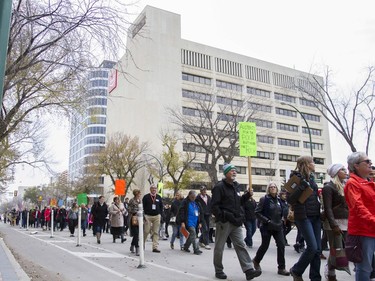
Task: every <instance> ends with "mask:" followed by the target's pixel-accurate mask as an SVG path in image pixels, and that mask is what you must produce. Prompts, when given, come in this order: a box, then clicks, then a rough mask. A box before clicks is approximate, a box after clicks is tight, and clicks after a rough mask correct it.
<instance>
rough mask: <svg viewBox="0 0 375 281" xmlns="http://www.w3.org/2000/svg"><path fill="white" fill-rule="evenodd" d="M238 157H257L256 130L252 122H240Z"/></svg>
mask: <svg viewBox="0 0 375 281" xmlns="http://www.w3.org/2000/svg"><path fill="white" fill-rule="evenodd" d="M239 125H240V128H239V135H240V156H257V132H256V131H257V130H256V124H255V123H254V122H240V123H239Z"/></svg>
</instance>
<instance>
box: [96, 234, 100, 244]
mask: <svg viewBox="0 0 375 281" xmlns="http://www.w3.org/2000/svg"><path fill="white" fill-rule="evenodd" d="M96 243H98V244H100V233H96Z"/></svg>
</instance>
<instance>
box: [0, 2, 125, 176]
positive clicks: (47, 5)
mask: <svg viewBox="0 0 375 281" xmlns="http://www.w3.org/2000/svg"><path fill="white" fill-rule="evenodd" d="M127 18H128V17H127V10H126V4H122V3H121V1H109V0H87V1H65V0H54V1H47V0H42V1H32V0H15V1H13V8H12V17H11V25H10V38H9V44H8V53H7V65H6V69H5V81H4V90H3V93H2V95H3V102H2V107H1V112H0V154H1V155H6V156H7V157H6V158H5V159H6V162H7V163H5V164H3V163H1V166H0V169H2V170H3V169H9V168H10V167H11V165H12V164H17V163H19V162H24V163H27V164H29V165H32V166H36V165H37V164H38V163H39V164H40V163H47V162H48V158H47V157H43V155H42V154H39V155H35V156H38V157H37V158H35V159H34V160H35V161H34V160H31V159H25V158H24V157H23V155H24V153H23V150H22V149H23V145H21V143H20V142H19V140H20V139H21V140H24V141H25V142H30V141H31V139H30V135H31V132H33V125H30V126H27V124H28V123H35V122H36V120H37V119H38V117H41V116H45V115H46V114H47V113H48V112H54V113H59V115H60V116H63V115H64V114H69V113H70V112H71V110H72V109H73V108H74V109H77V107H79V105H80V104H82V103H81V102H82V100H83V99H84V95H83V93H84V92H85V83H84V81H85V77H86V70H87V69H88V68H90V67H92V66H93V65H98V63H97V61H98V59H100V58H103V55H101V54H102V53H103V54H105V55H106V59H113V60H116V57H117V55H118V51H119V50H120V49H121V48H123V49H124V46H125V44H124V42H123V39H124V38H126V32H127V29H128V27H129V23H128V21H127ZM22 122H26V123H24V124H22ZM21 125H22V127H23V128H24V129H25V130H24V131H25V134H24V135H23V136H19V135H17V133H19V132H20V130H19V127H20V126H21ZM26 129H27V130H26ZM39 129H40V128H39ZM33 142H34V143H35V144H36V143H42V142H43V138H34V139H33ZM15 143H17V145H14V146H12V144H15ZM40 147H42V145H40ZM2 159H3V160H4V158H2ZM1 173H3V174H4V173H6V172H3V171H1Z"/></svg>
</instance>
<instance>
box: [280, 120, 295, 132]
mask: <svg viewBox="0 0 375 281" xmlns="http://www.w3.org/2000/svg"><path fill="white" fill-rule="evenodd" d="M276 128H277V129H278V130H283V131H289V132H298V126H296V125H290V124H284V123H279V122H277V123H276Z"/></svg>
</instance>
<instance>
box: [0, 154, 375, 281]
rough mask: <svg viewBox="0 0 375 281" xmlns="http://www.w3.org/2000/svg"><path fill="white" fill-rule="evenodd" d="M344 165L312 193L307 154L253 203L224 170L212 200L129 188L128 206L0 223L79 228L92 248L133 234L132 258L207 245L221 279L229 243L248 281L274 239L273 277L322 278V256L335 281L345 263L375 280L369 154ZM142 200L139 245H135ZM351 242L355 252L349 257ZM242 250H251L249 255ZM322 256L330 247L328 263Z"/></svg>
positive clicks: (374, 194) (11, 217)
mask: <svg viewBox="0 0 375 281" xmlns="http://www.w3.org/2000/svg"><path fill="white" fill-rule="evenodd" d="M347 168H348V170H349V171H348V170H347ZM347 168H346V165H343V164H332V165H330V166H329V167H328V168H327V174H328V175H329V176H330V180H329V181H327V182H325V183H324V185H323V188H318V186H317V184H316V181H315V178H314V172H315V164H314V161H313V158H312V157H311V156H301V157H299V158H298V159H297V165H296V169H295V170H294V171H292V173H291V176H290V179H289V181H288V182H286V183H285V185H284V189H281V188H280V187H279V186H278V185H277V184H276V183H275V182H270V183H269V184H268V186H267V188H266V194H265V195H264V196H263V197H261V198H260V200H259V201H258V202H257V201H256V200H255V199H254V198H253V191H252V190H251V189H249V190H246V191H245V192H243V193H242V195H241V194H240V193H239V190H238V188H239V185H238V183H237V182H236V181H235V179H236V167H235V166H234V165H232V164H225V165H224V166H223V174H224V177H223V179H222V180H221V181H220V182H218V183H217V184H216V185H215V186H214V187H213V189H212V192H211V196H210V195H208V194H207V187H206V186H201V187H200V190H199V192H198V193H197V192H196V191H195V190H190V191H189V192H188V194H187V196H186V197H185V198H184V197H183V195H182V192H181V191H177V192H176V194H175V196H174V198H173V199H172V200H171V201H167V200H166V199H165V198H162V197H161V196H160V194H158V190H157V187H156V186H155V185H154V184H152V185H151V186H150V189H149V192H147V193H146V194H142V193H141V191H140V190H139V189H134V190H133V191H132V198H126V199H125V200H124V202H121V200H120V197H117V196H115V197H114V198H113V201H112V202H111V203H107V202H106V200H105V198H104V196H100V197H99V198H98V201H97V202H95V203H94V204H93V205H85V204H81V205H80V206H78V205H77V204H76V203H73V204H72V206H70V207H69V208H66V207H65V206H60V207H50V206H45V207H44V208H43V209H42V210H40V209H39V208H38V207H35V208H32V209H30V210H23V211H21V212H19V211H17V210H16V209H13V210H11V211H9V212H7V213H6V214H3V220H4V223H7V222H8V223H10V224H11V225H20V226H21V227H24V228H26V227H33V228H39V227H40V228H42V229H43V230H50V229H51V228H52V227H53V229H54V230H55V231H56V230H60V231H63V230H64V229H65V228H68V229H69V232H70V236H71V237H74V236H75V229H76V228H77V226H78V224H80V226H81V230H82V235H83V236H86V231H87V230H92V232H93V236H94V237H96V242H97V243H98V244H100V243H101V235H102V233H110V234H111V235H112V237H113V243H116V240H117V239H120V242H121V243H124V242H125V241H126V240H127V238H125V236H130V238H131V239H130V240H131V241H130V244H129V245H130V248H129V252H130V253H131V254H135V255H139V247H140V246H142V245H145V242H146V240H147V239H148V238H149V237H150V238H151V240H152V248H151V249H150V250H151V251H152V252H153V253H160V252H161V250H160V248H159V240H169V244H170V249H171V250H175V249H176V248H178V249H180V250H181V251H182V252H185V253H192V254H195V255H201V254H202V253H203V251H202V250H211V246H210V244H211V245H212V244H213V243H214V249H213V265H214V269H215V276H216V278H218V279H227V275H226V274H225V273H224V266H223V263H222V260H223V254H224V250H225V245H227V247H232V245H233V247H234V249H235V251H236V254H237V257H238V260H239V263H240V265H241V268H242V270H243V272H244V274H245V276H246V279H247V280H251V279H253V278H256V277H258V276H260V275H261V273H262V268H261V263H262V260H263V259H264V257H265V255H266V254H267V250H268V248H269V245H270V243H271V239H272V238H273V240H274V241H275V243H276V248H277V265H278V267H277V269H275V271H276V273H277V274H279V275H282V276H291V277H292V278H293V280H294V281H303V278H302V275H303V273H304V272H305V271H306V270H307V268H308V267H309V275H308V276H309V279H310V280H313V281H320V280H322V276H321V274H320V268H321V261H322V260H326V265H325V276H324V278H325V280H328V281H336V280H337V279H336V274H335V273H336V270H344V271H347V272H348V273H349V274H350V269H349V261H353V262H354V265H355V268H354V271H355V280H356V281H367V280H368V281H369V280H375V272H374V270H373V268H374V263H375V260H374V250H375V205H374V204H373V200H374V199H375V183H374V178H375V167H374V166H372V162H371V160H370V159H369V158H368V156H367V155H366V154H365V153H361V152H355V153H353V154H351V155H350V156H349V157H348V163H347ZM291 186H293V188H291ZM141 204H142V207H143V210H144V233H143V237H144V240H143V241H139V237H140V235H139V234H140V233H139V221H138V219H139V216H138V212H139V207H140V206H141ZM79 207H80V208H79ZM79 211H80V212H81V213H80V214H79ZM52 215H53V222H54V223H53V225H52V223H51V222H52V219H51V218H52ZM79 219H80V220H81V221H78V220H79ZM27 222H28V225H27ZM292 227H296V228H297V230H298V235H297V237H296V241H295V244H294V245H293V246H294V249H295V251H296V252H298V253H300V254H301V255H300V257H299V259H298V261H297V262H296V263H295V264H293V265H289V266H290V269H288V268H287V264H286V259H285V247H286V246H289V243H288V240H287V235H288V233H289V232H290V231H291V229H292ZM243 228H244V229H243ZM256 230H258V231H259V232H260V235H261V243H260V245H255V243H254V242H253V235H254V233H255V231H256ZM324 240H325V241H324ZM352 243H355V245H354V247H353V248H355V249H358V247H359V248H360V249H361V252H359V253H354V254H353V253H352V247H351V245H352ZM176 244H177V245H176ZM246 247H247V248H253V247H257V249H256V254H255V256H254V257H253V258H250V255H249V253H248V250H247V249H246ZM145 250H148V249H145ZM323 250H329V256H328V258H327V257H326V256H325V255H324V254H323ZM346 255H347V256H346ZM352 255H355V256H354V257H352Z"/></svg>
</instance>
